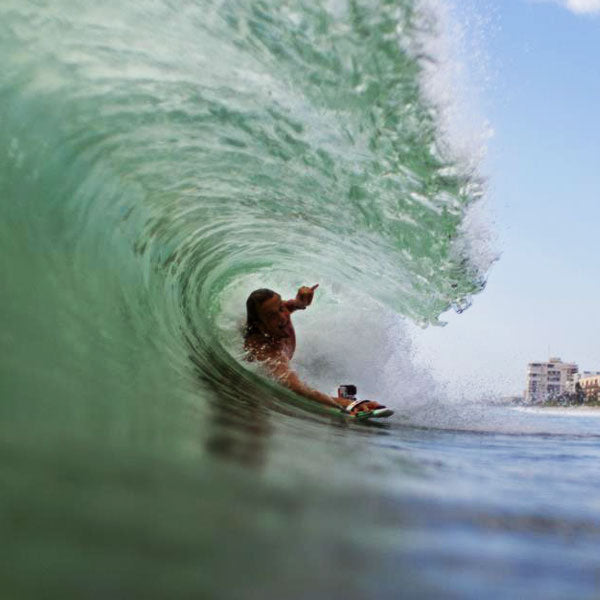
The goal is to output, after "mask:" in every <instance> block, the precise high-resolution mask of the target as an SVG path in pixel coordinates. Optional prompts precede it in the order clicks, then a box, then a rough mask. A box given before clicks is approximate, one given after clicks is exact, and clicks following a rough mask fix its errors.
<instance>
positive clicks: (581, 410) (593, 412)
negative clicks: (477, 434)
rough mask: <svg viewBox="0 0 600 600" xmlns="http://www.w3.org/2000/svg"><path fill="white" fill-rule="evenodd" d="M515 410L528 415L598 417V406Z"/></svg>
mask: <svg viewBox="0 0 600 600" xmlns="http://www.w3.org/2000/svg"><path fill="white" fill-rule="evenodd" d="M513 408H514V409H515V410H518V411H520V412H529V413H545V414H557V415H570V416H574V417H583V416H586V415H587V416H594V417H600V406H514V407H513Z"/></svg>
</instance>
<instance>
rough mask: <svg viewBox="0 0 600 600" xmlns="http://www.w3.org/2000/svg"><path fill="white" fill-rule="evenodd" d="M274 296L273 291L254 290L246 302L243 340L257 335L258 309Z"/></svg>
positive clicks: (258, 330)
mask: <svg viewBox="0 0 600 600" xmlns="http://www.w3.org/2000/svg"><path fill="white" fill-rule="evenodd" d="M275 295H276V292H274V291H273V290H268V289H267V288H261V289H260V290H254V291H253V292H252V293H251V294H250V295H249V296H248V300H246V326H245V327H244V339H247V338H248V336H250V335H252V334H254V333H259V332H260V329H259V328H258V326H259V325H260V317H259V316H258V307H259V306H260V305H261V304H262V303H263V302H265V301H266V300H269V299H271V298H272V297H273V296H275Z"/></svg>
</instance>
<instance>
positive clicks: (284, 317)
mask: <svg viewBox="0 0 600 600" xmlns="http://www.w3.org/2000/svg"><path fill="white" fill-rule="evenodd" d="M258 312H259V316H260V320H261V322H262V329H263V331H264V332H265V333H268V334H269V335H271V336H272V337H274V338H286V337H290V331H289V328H290V326H291V321H290V311H289V310H288V309H287V307H286V306H285V304H284V303H283V301H282V300H281V296H280V295H279V294H275V295H274V296H273V297H272V298H269V299H268V300H265V301H264V302H263V303H262V304H261V305H260V307H259V309H258Z"/></svg>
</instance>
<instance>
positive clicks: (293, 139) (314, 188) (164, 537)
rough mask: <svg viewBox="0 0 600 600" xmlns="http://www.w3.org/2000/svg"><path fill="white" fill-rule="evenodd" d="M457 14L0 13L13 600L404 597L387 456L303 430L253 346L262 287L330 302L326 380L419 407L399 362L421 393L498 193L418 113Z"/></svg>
mask: <svg viewBox="0 0 600 600" xmlns="http://www.w3.org/2000/svg"><path fill="white" fill-rule="evenodd" d="M433 17H435V14H430V13H426V12H424V11H423V10H422V9H421V8H419V6H418V5H416V4H415V3H413V2H407V1H406V2H367V1H348V2H333V1H332V2H324V3H313V2H266V1H261V2H226V1H225V2H208V1H207V2H202V1H196V2H185V1H182V2H179V3H174V2H169V1H167V0H164V1H149V0H146V1H144V2H141V1H135V2H130V3H127V4H126V5H124V4H123V3H117V2H111V1H109V2H103V3H101V4H97V3H92V2H88V1H76V2H72V1H69V2H66V1H62V0H57V1H55V2H44V1H39V2H30V3H22V2H16V1H13V0H4V2H3V3H2V5H1V6H0V51H1V55H2V57H3V59H2V71H1V73H0V119H1V123H2V127H1V128H0V214H1V219H0V275H1V280H2V284H1V287H0V318H1V319H2V322H1V324H0V352H1V356H2V362H1V365H0V398H1V403H0V475H1V481H2V488H3V493H2V498H1V499H0V511H1V512H0V515H1V521H0V526H1V528H2V532H3V539H4V540H5V541H6V540H8V541H9V543H8V544H6V543H5V544H4V547H3V553H4V557H3V558H4V560H2V566H0V576H1V577H2V581H3V590H4V592H5V595H6V596H7V597H14V598H21V597H61V598H64V597H68V596H73V597H102V598H104V597H111V598H117V597H123V598H131V597H143V598H149V597H176V596H177V595H180V596H181V597H203V594H204V595H206V594H207V595H208V596H206V597H227V598H231V597H265V595H268V594H271V593H272V594H278V595H281V594H284V595H286V593H287V596H286V597H312V596H310V593H309V592H308V591H307V590H309V589H310V585H312V586H313V589H318V590H319V594H321V595H326V594H330V595H336V594H338V592H339V589H340V588H339V586H340V585H342V584H344V585H348V586H349V587H348V595H345V596H344V597H346V598H351V597H357V598H358V597H363V594H364V593H366V592H367V591H368V590H369V589H371V585H372V581H371V579H370V577H371V576H373V575H374V574H378V575H379V576H381V568H382V567H383V566H385V561H386V560H387V559H386V556H387V554H386V550H385V548H389V545H388V544H390V543H392V542H391V541H390V539H388V537H387V533H386V532H387V524H388V521H387V520H386V519H388V517H387V516H386V512H385V509H386V506H387V502H388V500H386V498H387V496H386V494H387V492H386V491H385V490H386V485H387V484H386V485H384V484H383V480H381V479H377V478H376V479H375V480H371V479H369V476H368V473H369V471H370V470H371V468H372V469H374V470H375V472H377V469H380V468H382V467H381V466H380V465H379V466H378V461H377V453H376V450H375V446H374V445H373V443H372V442H373V439H374V438H377V437H378V436H381V435H387V434H386V431H387V430H385V429H383V430H379V429H374V428H368V427H367V428H364V427H362V428H361V427H360V426H358V425H348V424H345V423H343V422H341V423H340V422H339V420H338V419H336V418H332V417H328V416H324V415H320V414H313V413H311V412H310V411H307V410H305V408H302V407H298V406H296V405H294V403H293V399H292V398H291V397H290V396H289V395H286V394H285V393H284V392H283V391H282V390H281V389H278V388H277V387H276V386H275V385H273V384H270V383H268V382H266V381H264V380H263V379H262V378H261V377H260V375H259V374H257V373H255V372H251V371H249V370H248V369H247V368H246V366H244V364H243V363H242V362H240V360H239V359H240V343H239V342H240V339H239V325H240V322H241V320H243V303H244V300H245V298H246V296H247V294H248V293H249V292H250V291H252V289H254V288H255V287H264V286H266V287H273V288H275V289H278V290H281V291H282V293H284V294H293V293H295V289H296V288H297V287H298V286H299V285H300V284H303V283H311V284H312V283H316V282H320V284H321V286H320V288H319V298H318V302H316V303H315V310H314V313H313V317H309V316H308V313H307V315H306V316H305V315H303V316H302V319H305V320H304V321H302V322H301V323H300V324H298V325H297V327H298V328H299V336H302V335H303V339H302V340H300V342H299V343H300V344H305V345H304V346H303V347H302V346H300V347H299V353H300V354H299V356H300V363H301V364H300V368H301V370H302V371H303V375H305V376H306V377H307V378H309V379H312V381H314V382H325V383H323V385H334V384H335V382H336V381H337V382H338V383H339V381H340V380H342V379H347V378H353V379H354V380H355V381H356V382H357V383H358V384H359V387H361V386H362V389H365V390H366V391H371V392H373V393H377V391H378V390H379V388H378V387H377V386H378V385H379V383H378V382H379V381H380V379H379V378H378V377H375V376H374V375H373V373H377V374H379V371H377V369H379V367H380V365H384V366H385V369H387V370H385V373H383V371H382V375H381V377H382V378H383V379H385V386H387V387H385V390H388V389H390V388H394V386H397V385H398V383H399V381H400V380H399V379H398V377H399V375H398V372H397V371H396V370H395V368H396V367H395V366H394V365H395V363H394V364H392V365H390V364H389V361H388V362H387V363H386V360H387V359H388V358H389V357H390V356H400V357H401V358H398V360H399V361H400V362H402V361H404V362H405V363H406V364H405V365H404V367H403V369H404V370H403V371H402V372H403V373H406V372H407V371H406V369H408V370H409V371H410V372H411V373H412V374H413V375H415V377H416V378H417V379H418V378H419V377H420V375H419V376H418V377H417V375H418V373H416V371H415V370H414V369H413V370H412V371H411V369H412V367H410V366H406V365H408V363H409V362H410V361H409V359H408V358H407V356H408V355H407V354H406V353H405V352H404V350H403V349H402V348H401V349H400V350H398V344H401V343H403V342H402V340H401V339H400V338H401V334H402V332H401V331H400V333H399V334H397V333H395V332H396V329H394V327H395V326H391V325H389V323H390V322H391V321H392V320H393V319H394V318H396V317H394V315H401V316H403V317H407V318H410V319H412V320H414V321H416V322H419V323H423V324H427V323H432V322H435V321H436V320H437V317H438V315H439V314H440V313H441V312H442V311H444V310H446V309H447V308H449V307H450V306H455V307H457V308H459V309H462V308H464V307H465V306H467V305H468V303H469V299H470V296H471V295H472V294H474V293H476V292H478V291H480V290H481V288H482V287H483V284H484V277H485V273H483V272H481V271H480V270H479V269H478V268H477V267H476V266H475V262H476V261H473V260H471V257H470V256H468V255H466V254H465V251H464V248H465V247H466V246H465V245H464V244H463V243H462V242H461V232H462V224H463V221H464V216H465V211H466V210H467V209H468V208H469V207H470V206H471V205H472V204H473V203H474V202H476V200H477V199H478V198H479V197H480V196H481V193H482V189H481V182H480V178H479V176H478V174H477V173H476V172H473V171H472V169H471V168H470V167H467V166H466V165H464V164H462V163H461V162H460V161H458V160H456V159H455V158H454V156H453V153H452V151H451V149H450V147H449V146H448V143H447V141H445V139H444V135H443V133H442V132H441V131H440V129H439V127H438V123H439V113H438V109H437V108H436V107H435V105H434V104H433V103H432V101H431V100H427V99H426V98H425V97H424V95H423V93H422V91H421V89H422V88H421V72H422V65H423V61H427V60H430V59H431V58H432V57H427V56H424V51H425V50H424V49H425V46H424V45H423V44H424V41H425V40H426V39H427V38H428V36H434V35H437V33H436V25H435V19H434V18H433ZM432 19H433V20H432ZM381 315H385V317H382V316H381ZM311 319H312V320H311ZM301 331H304V333H303V334H302V333H301ZM320 335H321V336H325V337H326V338H327V339H326V340H325V339H324V340H323V343H322V344H320V343H318V340H319V336H320ZM343 336H346V337H345V338H344V337H343ZM336 339H337V340H341V339H346V340H347V342H345V343H346V348H347V349H348V348H351V352H347V353H344V352H333V351H332V350H331V346H327V343H330V342H331V341H332V340H336ZM311 340H312V342H311ZM357 340H358V342H357ZM310 343H312V344H313V346H312V349H307V348H308V346H307V344H310ZM398 352H400V354H397V353H398ZM395 353H396V354H395ZM342 355H343V356H342ZM340 356H341V357H342V358H341V359H340ZM394 360H396V359H394ZM392 362H393V361H392ZM403 364H404V363H403ZM386 365H387V366H386ZM381 368H382V369H383V368H384V367H383V366H382V367H381ZM360 369H364V370H365V372H364V373H362V372H361V370H360ZM367 371H369V373H371V380H369V373H367ZM423 381H424V382H425V383H423V384H422V385H421V388H419V389H430V388H428V385H429V383H428V380H427V377H425V376H424V379H423ZM382 385H383V384H382ZM415 385H416V384H415ZM423 386H424V387H423ZM417 387H418V386H417ZM405 389H406V388H405ZM379 393H380V394H384V393H385V394H387V393H388V392H384V391H383V388H381V390H379ZM390 400H394V402H393V404H394V407H395V408H401V407H402V399H401V398H397V399H395V398H394V399H393V398H390ZM421 400H423V398H422V397H421ZM425 400H428V399H425ZM395 426H398V421H397V422H396V425H395ZM388 433H389V432H388ZM373 436H374V438H373ZM356 448H360V449H361V450H360V455H359V456H360V461H366V463H364V464H363V466H365V465H367V466H366V468H365V471H362V470H358V471H357V470H356V469H355V468H353V460H354V459H355V458H356V456H357V455H356V452H358V450H356ZM386 460H387V467H385V469H384V471H385V472H386V477H387V476H390V477H391V476H392V475H393V476H394V477H397V476H402V475H403V474H407V473H411V472H414V470H415V469H416V470H417V471H419V469H420V468H419V466H418V465H415V464H413V463H412V462H411V461H408V462H405V460H404V459H403V458H397V457H394V455H393V453H391V454H390V456H389V457H388V459H386ZM365 472H366V474H367V475H365V477H363V475H364V474H365ZM348 498H350V499H352V501H351V502H346V500H347V499H348ZM380 511H383V512H380ZM372 513H374V514H375V515H376V522H375V523H373V522H370V523H369V527H368V528H366V527H362V525H361V523H362V522H363V519H367V520H368V519H369V517H368V515H371V514H372ZM391 514H392V516H390V517H389V519H392V520H393V519H397V518H400V517H399V513H398V512H397V511H396V509H394V510H393V511H392V513H391ZM379 519H380V521H379ZM353 524H355V525H356V524H357V525H356V526H353ZM292 540H296V542H294V543H292ZM396 541H397V540H396ZM282 548H287V550H286V551H282ZM282 552H283V554H282ZM356 561H358V562H359V563H360V564H361V565H362V567H361V568H358V569H357V568H355V563H356ZM382 561H384V562H382ZM270 565H273V568H271V567H270ZM399 582H404V584H406V585H409V583H410V585H412V586H413V587H412V588H410V589H414V590H417V591H418V590H419V589H421V588H422V589H423V591H424V593H434V592H435V590H436V589H437V587H436V586H437V583H436V584H431V585H430V584H429V583H427V582H425V581H422V580H420V579H419V578H418V577H415V575H414V573H412V571H411V570H410V569H408V568H407V569H406V570H402V569H400V571H398V572H397V575H396V576H395V577H393V578H392V579H390V580H389V581H388V582H387V583H386V582H385V581H380V582H379V586H380V588H379V589H380V590H381V593H382V595H389V596H390V597H392V595H393V593H394V590H396V589H397V588H396V586H397V585H398V583H399ZM411 582H412V583H411ZM309 584H310V585H309ZM307 586H308V587H307ZM431 586H433V587H431ZM286 590H287V592H286ZM396 597H397V596H396Z"/></svg>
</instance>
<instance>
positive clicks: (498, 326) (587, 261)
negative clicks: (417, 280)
mask: <svg viewBox="0 0 600 600" xmlns="http://www.w3.org/2000/svg"><path fill="white" fill-rule="evenodd" d="M469 5H470V6H469V8H465V6H466V5H465V4H464V3H462V4H458V2H456V7H455V13H456V17H457V18H458V20H459V21H461V22H465V23H467V25H466V36H467V38H468V36H470V35H472V36H474V37H477V38H478V44H479V45H483V48H482V50H483V51H484V55H486V56H487V60H486V63H487V64H486V68H485V71H486V73H487V74H488V75H489V76H490V77H491V81H490V82H488V83H487V84H486V85H485V86H483V90H482V91H481V92H480V93H479V94H478V100H477V102H478V103H479V105H480V108H481V111H482V112H483V113H484V115H485V116H486V117H487V119H488V120H489V121H490V122H491V125H492V127H493V130H494V132H495V133H494V136H493V137H492V139H491V140H490V141H489V143H488V153H487V158H486V160H485V163H484V165H483V170H484V172H485V173H486V175H487V176H488V179H489V192H488V201H489V204H490V207H491V213H492V215H493V219H492V221H493V223H492V229H493V230H494V232H495V234H496V237H497V240H496V242H495V245H496V247H497V248H498V250H499V252H500V253H501V256H500V260H499V261H498V262H497V263H496V265H495V266H494V267H493V268H492V270H491V271H490V274H489V282H488V287H487V289H486V290H485V291H484V292H483V293H482V294H480V295H479V296H477V297H476V298H475V301H474V304H473V307H472V308H471V309H469V310H468V311H466V312H465V313H463V314H462V315H453V314H448V315H445V320H446V321H448V325H447V326H446V327H445V328H432V329H429V330H427V331H425V332H423V333H420V332H417V333H415V340H416V347H417V350H418V355H419V358H420V359H421V360H424V361H426V362H427V363H428V364H429V365H430V366H431V369H432V370H433V371H434V373H436V374H437V375H438V377H439V379H441V380H442V381H446V382H447V383H448V385H449V389H450V391H451V392H452V393H453V394H458V395H460V394H465V395H467V396H471V397H472V396H478V395H480V394H482V393H488V392H494V393H496V394H500V395H507V394H513V393H519V392H521V391H522V389H523V388H524V384H525V369H526V365H527V363H528V362H530V361H534V360H535V361H537V360H544V359H546V358H548V356H549V355H552V356H560V357H562V358H563V359H564V360H569V361H575V362H577V363H578V364H579V365H580V368H582V369H586V370H590V369H594V370H596V369H598V370H600V319H599V318H598V317H599V315H598V313H599V310H598V307H599V306H600V248H599V246H600V0H564V1H563V0H546V1H543V0H536V1H534V0H486V1H485V2H483V3H470V2H469ZM473 6H475V8H473ZM465 10H468V11H473V10H476V11H478V12H479V13H480V14H479V17H481V18H479V19H477V18H475V19H474V18H473V14H472V12H470V13H469V14H467V13H465V12H464V11H465ZM461 11H463V12H462V13H461ZM482 19H483V21H485V22H487V25H486V26H485V27H484V29H485V31H484V32H483V33H484V35H483V36H482V31H481V27H480V24H481V22H482ZM469 23H470V24H471V25H469ZM473 23H476V24H477V23H479V29H478V31H475V30H474V29H470V27H472V26H473V25H472V24H473ZM467 46H468V39H467ZM473 67H476V68H475V69H474V70H475V72H480V71H481V69H480V68H479V67H480V65H473Z"/></svg>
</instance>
